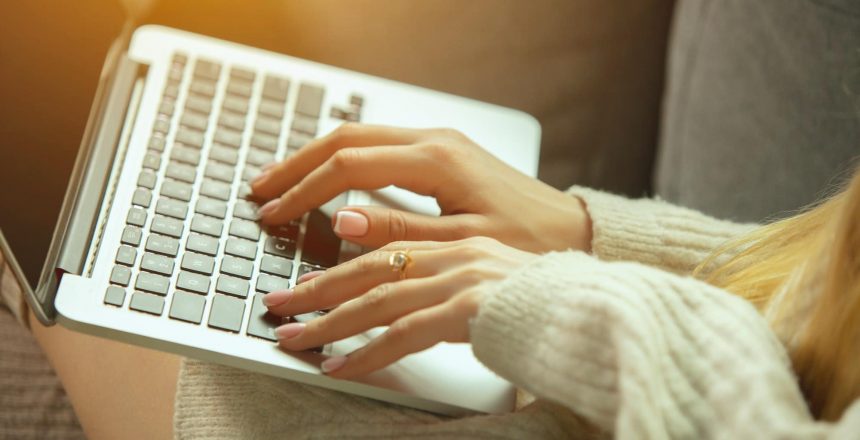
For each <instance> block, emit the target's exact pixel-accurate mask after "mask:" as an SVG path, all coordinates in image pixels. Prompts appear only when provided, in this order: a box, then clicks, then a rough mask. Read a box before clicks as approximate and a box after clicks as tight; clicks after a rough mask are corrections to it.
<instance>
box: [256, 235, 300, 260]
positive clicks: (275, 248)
mask: <svg viewBox="0 0 860 440" xmlns="http://www.w3.org/2000/svg"><path fill="white" fill-rule="evenodd" d="M264 252H266V253H267V254H272V255H277V256H279V257H286V258H293V257H295V256H296V242H294V241H292V240H284V239H281V238H278V237H268V238H266V247H265V249H264Z"/></svg>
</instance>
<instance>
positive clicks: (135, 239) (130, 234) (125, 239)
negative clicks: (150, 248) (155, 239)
mask: <svg viewBox="0 0 860 440" xmlns="http://www.w3.org/2000/svg"><path fill="white" fill-rule="evenodd" d="M142 236H143V232H141V230H140V228H136V227H134V226H126V227H125V229H123V230H122V238H121V239H120V241H121V242H122V244H127V245H129V246H134V247H137V246H139V245H140V239H141V238H142Z"/></svg>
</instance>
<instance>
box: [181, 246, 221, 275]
mask: <svg viewBox="0 0 860 440" xmlns="http://www.w3.org/2000/svg"><path fill="white" fill-rule="evenodd" d="M181 267H182V269H185V270H190V271H192V272H198V273H202V274H204V275H212V272H213V270H214V269H215V259H214V258H212V257H207V256H206V255H200V254H195V253H191V252H188V253H186V254H185V255H183V256H182V266H181Z"/></svg>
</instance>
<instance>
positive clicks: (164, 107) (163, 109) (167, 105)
mask: <svg viewBox="0 0 860 440" xmlns="http://www.w3.org/2000/svg"><path fill="white" fill-rule="evenodd" d="M174 110H176V104H174V102H173V100H165V101H161V105H159V106H158V113H161V114H162V115H164V116H173V111H174Z"/></svg>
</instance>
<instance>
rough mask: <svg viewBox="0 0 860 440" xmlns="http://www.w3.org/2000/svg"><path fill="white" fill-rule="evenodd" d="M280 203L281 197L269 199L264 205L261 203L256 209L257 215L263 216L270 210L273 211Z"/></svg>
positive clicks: (269, 212)
mask: <svg viewBox="0 0 860 440" xmlns="http://www.w3.org/2000/svg"><path fill="white" fill-rule="evenodd" d="M280 205H281V199H274V200H269V201H268V202H267V203H266V204H265V205H263V206H262V207H261V208H260V209H259V210H258V211H257V215H259V216H260V217H265V216H267V215H269V214H271V213H272V212H275V210H276V209H278V206H280Z"/></svg>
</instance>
